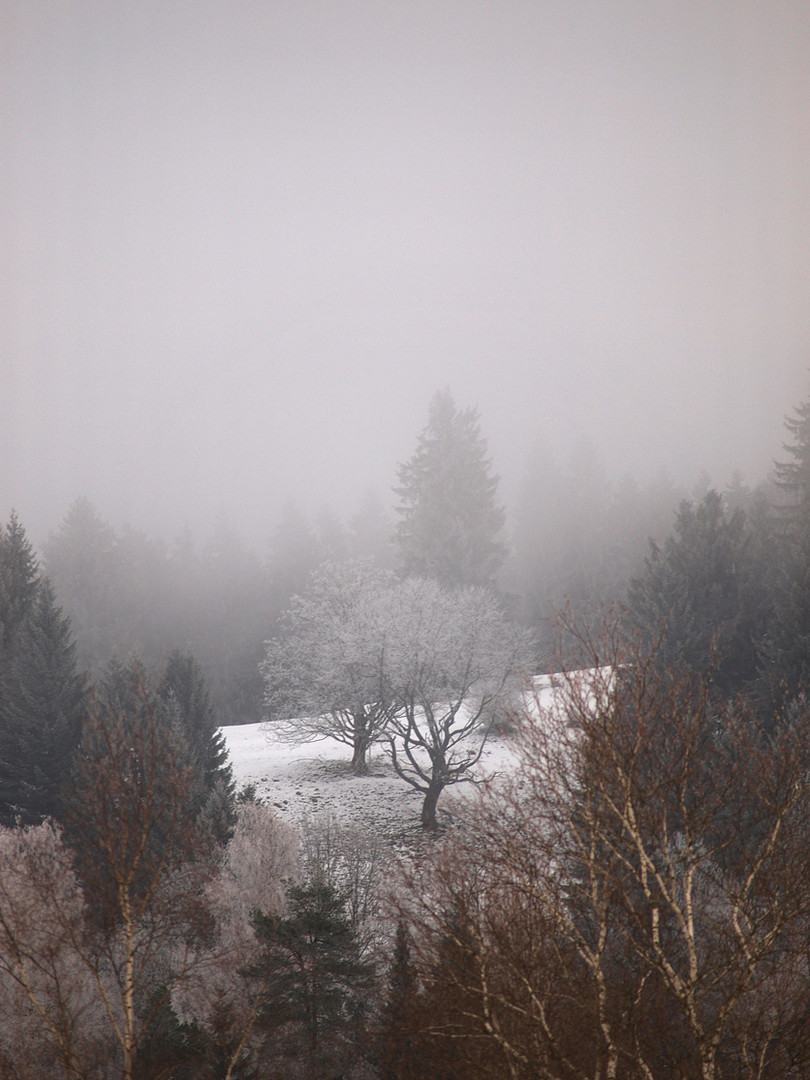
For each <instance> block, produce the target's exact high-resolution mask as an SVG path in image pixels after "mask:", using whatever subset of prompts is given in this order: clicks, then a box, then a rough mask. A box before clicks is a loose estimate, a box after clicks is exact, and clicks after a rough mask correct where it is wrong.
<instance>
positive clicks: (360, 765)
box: [352, 739, 368, 776]
mask: <svg viewBox="0 0 810 1080" xmlns="http://www.w3.org/2000/svg"><path fill="white" fill-rule="evenodd" d="M367 750H368V746H367V744H366V742H365V740H362V741H361V740H357V739H356V740H355V743H354V751H353V752H352V772H353V773H354V774H355V776H368V762H367V761H366V751H367Z"/></svg>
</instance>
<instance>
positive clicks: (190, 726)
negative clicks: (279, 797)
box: [158, 649, 235, 841]
mask: <svg viewBox="0 0 810 1080" xmlns="http://www.w3.org/2000/svg"><path fill="white" fill-rule="evenodd" d="M158 698H159V699H160V701H161V702H162V704H163V706H164V709H165V711H166V713H167V715H168V717H169V718H170V719H172V720H174V721H175V722H176V723H177V724H178V725H179V727H180V729H181V731H182V734H183V737H184V739H185V741H186V743H187V744H188V748H189V755H190V764H191V767H192V769H193V772H194V775H195V776H196V777H197V782H198V785H199V788H200V791H199V798H200V801H201V803H203V804H204V805H205V806H206V809H207V811H208V812H209V813H210V814H211V815H212V824H213V827H214V831H215V833H216V835H217V836H218V837H219V838H220V839H221V840H223V841H224V840H226V839H227V838H228V836H229V835H230V833H231V831H232V828H233V824H234V820H235V818H234V807H235V785H234V780H233V772H232V771H231V766H230V763H229V761H228V750H227V747H226V745H225V737H224V735H223V734H222V731H221V730H220V727H219V724H218V723H217V719H216V716H215V715H214V710H213V708H212V706H211V697H210V695H209V692H208V687H207V686H206V682H205V676H204V675H203V672H202V668H201V667H200V665H199V664H198V662H197V660H196V659H195V658H194V657H193V656H191V655H189V654H185V653H183V652H181V651H180V650H179V649H175V650H174V651H173V652H172V653H171V655H170V656H169V659H168V660H167V661H166V667H165V669H164V672H163V678H162V679H161V681H160V684H159V686H158Z"/></svg>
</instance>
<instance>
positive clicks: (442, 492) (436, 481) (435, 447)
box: [394, 390, 506, 587]
mask: <svg viewBox="0 0 810 1080" xmlns="http://www.w3.org/2000/svg"><path fill="white" fill-rule="evenodd" d="M398 480H399V483H398V485H397V486H396V487H395V489H394V490H395V492H396V494H397V495H398V496H399V499H400V504H399V507H398V508H397V509H398V513H399V522H398V524H397V528H396V533H395V542H396V545H397V547H398V549H399V556H400V562H401V564H402V568H403V569H404V571H405V572H406V573H409V574H417V575H420V576H425V577H433V578H436V579H437V580H439V581H441V582H442V583H444V584H447V585H485V586H490V587H491V586H492V585H494V583H495V579H496V576H497V573H498V570H499V569H500V567H501V564H502V563H503V560H504V558H505V556H506V548H505V546H504V543H503V541H502V530H503V526H504V521H505V514H504V511H503V508H502V507H501V506H500V505H499V504H498V502H497V498H496V496H497V489H498V478H497V476H493V475H492V472H491V467H490V461H489V459H488V457H487V445H486V441H485V440H484V438H483V436H482V434H481V427H480V421H479V416H478V410H477V409H475V408H468V409H463V410H461V411H459V410H458V409H457V408H456V406H455V403H454V401H453V398H452V397H451V395H450V393H449V391H447V390H444V391H440V392H439V393H437V394H436V395H435V396H434V398H433V401H432V402H431V405H430V411H429V414H428V422H427V426H426V427H425V429H424V430H423V431H422V433H421V435H420V436H419V438H418V441H417V445H416V451H415V453H414V454H413V456H412V457H411V458H410V459H409V460H408V461H406V462H405V463H404V464H403V465H401V466H400V468H399V471H398Z"/></svg>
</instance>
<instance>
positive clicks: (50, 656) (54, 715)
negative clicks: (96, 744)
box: [0, 513, 86, 824]
mask: <svg viewBox="0 0 810 1080" xmlns="http://www.w3.org/2000/svg"><path fill="white" fill-rule="evenodd" d="M85 704H86V701H85V681H84V678H83V677H82V676H81V675H80V674H79V672H78V670H77V665H76V649H75V645H74V642H73V635H72V632H71V628H70V623H69V621H68V619H67V618H66V617H65V616H64V615H63V613H62V611H61V609H60V608H59V607H58V606H57V604H56V600H55V598H54V593H53V589H52V588H51V585H50V583H49V582H48V580H47V579H46V578H43V577H42V576H41V574H40V570H39V563H38V560H37V558H36V555H35V553H34V549H33V547H32V546H31V544H30V542H29V540H28V538H27V536H26V534H25V529H24V528H23V527H22V525H21V524H20V522H19V520H18V518H17V516H16V514H14V513H12V515H11V517H10V519H9V522H8V524H7V525H6V527H5V529H4V530H3V531H2V533H0V821H1V822H2V823H4V824H12V823H14V822H15V821H22V822H24V823H26V824H30V823H38V822H40V821H42V820H43V818H45V817H47V816H54V815H58V814H59V812H60V799H59V791H60V788H61V787H62V785H63V784H65V783H66V781H67V780H68V777H69V774H70V769H71V764H72V761H73V754H74V750H75V747H76V746H77V744H78V742H79V738H80V733H81V725H82V719H83V716H84V710H85Z"/></svg>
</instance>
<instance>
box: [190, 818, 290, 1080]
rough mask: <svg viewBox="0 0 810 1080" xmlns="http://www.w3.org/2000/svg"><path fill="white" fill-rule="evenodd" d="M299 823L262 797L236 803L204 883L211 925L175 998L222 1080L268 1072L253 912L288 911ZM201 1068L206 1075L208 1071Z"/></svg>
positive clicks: (263, 1006)
mask: <svg viewBox="0 0 810 1080" xmlns="http://www.w3.org/2000/svg"><path fill="white" fill-rule="evenodd" d="M297 857H298V838H297V835H296V833H295V832H294V830H293V829H292V828H291V827H290V826H289V825H287V824H285V823H284V822H283V821H281V820H280V819H279V818H278V817H277V816H276V815H275V814H274V813H273V811H272V810H271V809H270V808H269V807H268V806H265V805H263V804H261V803H255V802H248V803H242V804H241V805H240V806H239V809H238V813H237V820H236V825H235V827H234V830H233V836H232V837H231V839H230V840H229V841H228V843H227V845H226V847H225V849H224V852H223V856H222V859H221V861H220V864H219V866H218V868H217V872H216V874H215V875H214V876H213V878H212V879H211V880H210V881H209V882H208V884H207V885H206V887H205V900H206V905H207V908H208V911H209V914H210V916H211V919H212V925H211V927H210V928H209V931H208V933H207V935H206V938H205V940H204V941H203V943H202V944H201V946H200V949H199V952H198V956H197V961H198V962H197V963H196V964H195V966H194V974H193V978H190V979H186V980H183V981H181V982H179V983H178V985H177V986H176V987H175V989H174V990H173V993H172V1005H173V1007H174V1010H175V1013H176V1015H177V1017H178V1019H179V1020H180V1022H181V1023H182V1024H184V1025H186V1026H190V1025H195V1028H196V1030H197V1032H198V1033H199V1035H200V1039H201V1041H202V1043H203V1050H202V1053H203V1054H204V1056H205V1058H206V1059H207V1060H210V1061H212V1062H216V1064H217V1065H218V1071H216V1072H215V1073H213V1075H216V1076H221V1077H222V1080H236V1078H238V1077H244V1076H254V1075H255V1076H257V1077H258V1076H260V1075H261V1076H263V1075H266V1074H265V1073H263V1072H261V1071H260V1061H261V1058H262V1041H263V1036H262V1034H261V1032H260V1029H259V1025H258V1021H259V1018H260V1015H261V1013H262V1011H263V1010H264V1008H265V1000H264V993H263V991H264V988H263V985H262V982H261V980H258V981H257V980H256V979H255V978H254V977H253V976H252V975H250V973H249V968H250V966H251V964H253V962H254V961H255V958H256V949H257V941H256V936H255V933H254V930H253V924H252V921H251V920H252V916H253V913H254V912H255V911H257V910H259V909H261V910H262V911H264V912H265V914H266V915H267V916H268V917H269V916H281V915H283V914H284V913H285V912H286V906H287V904H286V893H287V889H288V887H289V885H290V883H291V882H292V881H294V880H296V878H297V876H298V858H297ZM204 1075H208V1074H207V1073H205V1074H204Z"/></svg>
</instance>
